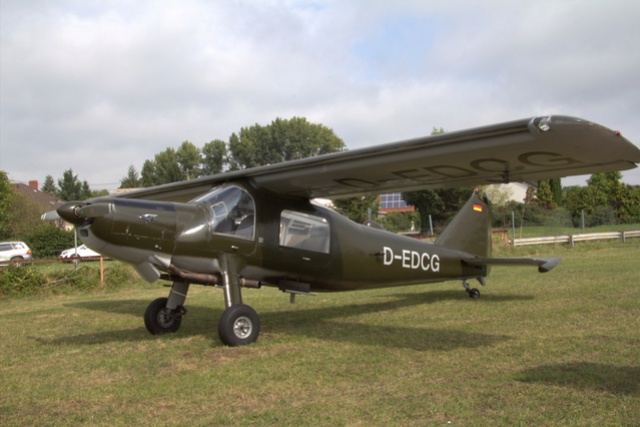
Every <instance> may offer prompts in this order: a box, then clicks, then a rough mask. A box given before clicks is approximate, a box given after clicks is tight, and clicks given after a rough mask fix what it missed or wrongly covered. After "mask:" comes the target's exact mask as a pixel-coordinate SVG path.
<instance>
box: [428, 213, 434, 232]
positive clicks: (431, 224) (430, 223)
mask: <svg viewBox="0 0 640 427" xmlns="http://www.w3.org/2000/svg"><path fill="white" fill-rule="evenodd" d="M429 232H430V233H431V235H432V236H433V222H432V221H431V214H429Z"/></svg>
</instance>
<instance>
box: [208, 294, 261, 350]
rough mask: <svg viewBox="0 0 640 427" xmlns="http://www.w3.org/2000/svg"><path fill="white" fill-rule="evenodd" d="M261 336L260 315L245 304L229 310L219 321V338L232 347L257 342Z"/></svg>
mask: <svg viewBox="0 0 640 427" xmlns="http://www.w3.org/2000/svg"><path fill="white" fill-rule="evenodd" d="M259 334H260V318H259V317H258V313H256V311H255V310H254V309H253V308H251V307H249V306H248V305H244V304H236V305H232V306H231V307H229V308H227V309H226V310H225V311H224V313H222V316H220V320H219V321H218V336H219V337H220V340H221V341H222V342H223V343H224V344H225V345H228V346H230V347H235V346H238V345H246V344H251V343H252V342H255V341H256V340H257V339H258V335H259Z"/></svg>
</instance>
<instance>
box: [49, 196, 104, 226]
mask: <svg viewBox="0 0 640 427" xmlns="http://www.w3.org/2000/svg"><path fill="white" fill-rule="evenodd" d="M57 212H58V215H60V218H62V219H64V220H65V221H67V222H70V223H71V224H74V225H82V224H84V223H86V222H87V221H88V220H90V219H92V218H97V217H101V216H105V215H108V214H109V213H110V212H111V203H110V201H109V200H99V201H95V202H69V203H65V204H64V205H62V206H60V207H59V208H58V209H57Z"/></svg>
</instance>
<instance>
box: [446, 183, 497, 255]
mask: <svg viewBox="0 0 640 427" xmlns="http://www.w3.org/2000/svg"><path fill="white" fill-rule="evenodd" d="M435 244H436V245H438V246H443V247H445V248H449V249H455V250H458V251H463V252H467V253H469V254H471V255H475V256H478V257H490V256H491V213H490V212H489V204H488V201H487V200H486V199H484V200H483V199H482V198H480V196H479V194H478V191H477V190H476V191H474V193H473V195H472V196H471V198H470V199H469V200H468V201H467V203H465V204H464V206H463V207H462V209H460V212H458V213H457V214H456V216H455V217H454V218H453V220H451V222H450V223H449V225H448V226H447V228H446V229H445V230H444V231H443V232H442V234H440V237H438V239H437V240H436V241H435Z"/></svg>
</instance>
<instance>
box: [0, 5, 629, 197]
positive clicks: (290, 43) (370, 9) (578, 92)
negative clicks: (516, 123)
mask: <svg viewBox="0 0 640 427" xmlns="http://www.w3.org/2000/svg"><path fill="white" fill-rule="evenodd" d="M0 8H1V10H0V20H1V21H0V32H1V33H0V34H1V36H2V39H1V40H2V41H1V49H0V56H1V58H0V59H1V69H0V83H1V84H0V97H1V103H0V112H1V117H0V120H1V122H0V168H2V169H3V170H7V171H8V172H9V174H10V177H11V178H12V179H16V180H22V181H26V180H29V179H34V178H35V179H39V180H43V179H44V177H45V176H46V175H49V174H50V175H53V176H54V177H59V176H61V175H62V172H63V171H64V170H65V169H67V168H69V167H72V168H73V169H74V172H75V173H76V174H78V175H79V176H80V178H81V179H86V180H88V181H89V182H90V184H92V187H95V188H99V187H98V186H97V185H98V184H104V183H113V184H115V185H117V183H118V181H119V179H120V178H122V177H124V176H125V175H126V172H127V168H128V166H129V165H130V164H133V165H134V166H136V167H137V168H138V169H140V168H141V166H142V163H143V161H144V160H145V159H149V158H152V157H153V156H154V155H155V154H156V153H157V152H159V151H161V150H163V149H164V148H166V147H168V146H173V147H177V146H178V145H179V144H180V143H181V142H182V141H184V140H190V141H192V142H194V143H195V144H196V145H202V144H204V143H205V142H208V141H210V140H212V139H215V138H220V139H227V138H228V136H229V135H230V134H231V133H232V132H235V131H238V130H239V129H240V127H242V126H250V125H252V124H254V123H261V124H266V123H269V122H270V121H271V120H273V119H275V118H276V117H291V116H294V115H296V116H304V117H307V118H308V119H309V120H312V121H315V122H320V123H322V124H324V125H326V126H328V127H331V128H333V129H334V131H335V132H336V133H337V134H338V135H339V136H340V137H341V138H343V139H344V140H345V142H346V143H347V145H349V146H350V147H351V148H355V147H360V146H366V145H371V144H374V143H382V142H389V141H395V140H399V139H404V138H410V137H415V136H420V135H423V134H425V133H430V132H431V129H432V127H433V126H436V127H443V128H445V129H447V130H456V129H461V128H467V127H472V126H478V125H483V124H490V123H494V122H499V121H504V120H511V119H516V118H521V117H526V116H531V115H537V114H546V113H561V114H569V115H576V116H582V117H584V118H587V119H591V120H594V121H596V122H599V123H602V124H604V125H607V126H610V127H612V128H616V129H621V130H622V131H623V134H625V136H627V137H628V138H629V139H630V140H631V141H634V142H635V143H636V144H638V143H640V123H638V121H637V120H636V117H635V116H636V113H637V111H640V85H638V84H637V83H636V81H637V75H640V56H638V55H637V52H638V51H639V50H640V27H638V26H637V24H636V23H635V22H634V20H635V17H637V16H639V15H640V6H639V5H638V4H637V2H632V1H612V2H608V3H606V4H605V3H602V2H600V1H579V2H578V1H565V2H555V1H540V2H529V3H521V2H517V3H515V2H503V1H488V2H482V3H481V4H478V3H476V2H471V1H463V0H458V1H442V2H421V1H400V2H386V1H356V2H337V1H327V2H321V1H268V2H253V1H251V2H250V1H236V2H208V1H198V0H191V1H185V2H179V3H178V2H171V1H139V2H119V1H112V2H99V3H93V2H84V1H79V0H77V1H76V0H69V1H26V2H25V1H18V0H2V3H0ZM625 176H626V177H627V180H628V181H632V182H634V183H640V173H638V172H633V173H627V174H625ZM115 185H110V186H111V187H114V186H115Z"/></svg>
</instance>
